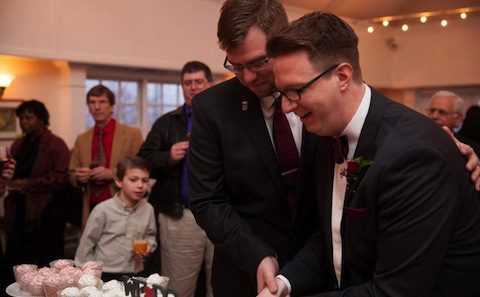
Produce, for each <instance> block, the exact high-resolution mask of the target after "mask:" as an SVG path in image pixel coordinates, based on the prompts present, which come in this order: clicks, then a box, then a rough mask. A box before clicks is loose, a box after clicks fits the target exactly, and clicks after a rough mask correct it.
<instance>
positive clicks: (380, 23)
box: [367, 7, 480, 33]
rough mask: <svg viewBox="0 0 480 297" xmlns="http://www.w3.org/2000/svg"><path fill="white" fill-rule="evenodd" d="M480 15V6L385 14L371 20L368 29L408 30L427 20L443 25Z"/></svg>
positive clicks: (370, 31)
mask: <svg viewBox="0 0 480 297" xmlns="http://www.w3.org/2000/svg"><path fill="white" fill-rule="evenodd" d="M476 14H479V15H480V7H464V8H458V9H451V10H445V11H429V12H420V13H414V14H407V15H397V16H385V17H379V18H375V19H371V20H370V21H369V25H368V27H367V31H368V32H369V33H373V32H375V29H376V28H379V27H400V28H401V29H402V31H405V32H406V31H408V30H409V29H410V27H411V26H413V25H416V24H425V23H427V22H438V24H439V25H440V26H442V27H446V26H448V21H449V20H452V19H455V18H457V19H460V20H463V21H466V20H467V19H468V18H469V17H472V16H473V15H476Z"/></svg>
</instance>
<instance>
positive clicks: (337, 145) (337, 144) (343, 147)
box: [330, 135, 348, 164]
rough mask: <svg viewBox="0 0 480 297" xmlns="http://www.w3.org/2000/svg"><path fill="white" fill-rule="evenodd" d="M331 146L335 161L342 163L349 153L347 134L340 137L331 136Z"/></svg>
mask: <svg viewBox="0 0 480 297" xmlns="http://www.w3.org/2000/svg"><path fill="white" fill-rule="evenodd" d="M330 147H331V150H332V156H333V159H334V160H335V163H337V164H342V163H343V161H344V160H345V159H346V158H347V155H348V138H347V136H346V135H342V136H340V137H338V138H336V137H332V138H330Z"/></svg>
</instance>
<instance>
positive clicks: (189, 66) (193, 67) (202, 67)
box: [180, 61, 213, 82]
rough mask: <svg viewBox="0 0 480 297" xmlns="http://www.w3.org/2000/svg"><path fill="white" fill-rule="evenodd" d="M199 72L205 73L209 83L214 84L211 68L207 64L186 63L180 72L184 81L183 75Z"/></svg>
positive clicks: (197, 62)
mask: <svg viewBox="0 0 480 297" xmlns="http://www.w3.org/2000/svg"><path fill="white" fill-rule="evenodd" d="M198 71H203V73H205V78H206V79H207V80H208V81H209V82H213V75H212V71H211V70H210V67H208V66H207V65H206V64H205V63H202V62H199V61H190V62H187V63H185V65H183V68H182V71H181V72H180V75H181V77H182V80H183V75H184V74H185V73H194V72H198Z"/></svg>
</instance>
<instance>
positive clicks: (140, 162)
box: [116, 156, 150, 180]
mask: <svg viewBox="0 0 480 297" xmlns="http://www.w3.org/2000/svg"><path fill="white" fill-rule="evenodd" d="M128 169H140V170H144V171H147V172H149V173H150V168H149V165H148V163H147V161H146V160H145V159H143V158H141V157H138V156H131V157H126V158H125V159H123V160H122V161H120V162H118V164H117V174H116V176H117V178H118V179H119V180H122V179H123V178H124V177H125V173H126V172H127V170H128Z"/></svg>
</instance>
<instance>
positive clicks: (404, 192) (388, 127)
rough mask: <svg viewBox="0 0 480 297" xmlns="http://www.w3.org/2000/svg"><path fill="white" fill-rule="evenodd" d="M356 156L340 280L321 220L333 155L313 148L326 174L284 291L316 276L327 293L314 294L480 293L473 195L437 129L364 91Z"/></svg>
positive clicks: (478, 211) (303, 286)
mask: <svg viewBox="0 0 480 297" xmlns="http://www.w3.org/2000/svg"><path fill="white" fill-rule="evenodd" d="M318 146H319V148H320V147H322V146H321V145H320V144H319V145H318ZM359 156H363V157H365V158H368V159H370V160H373V164H372V165H371V166H370V167H369V168H368V170H367V171H366V174H365V175H364V176H363V178H362V179H361V181H360V183H359V184H358V187H357V188H356V189H353V190H350V191H347V194H346V197H345V204H344V210H343V219H342V225H341V234H342V246H343V248H342V256H343V260H342V278H341V285H340V288H339V289H338V288H336V285H335V283H336V282H335V274H334V270H333V264H332V237H331V227H330V225H331V223H330V222H331V193H332V181H333V177H332V174H333V168H334V164H333V163H332V161H331V160H330V158H329V157H328V156H327V155H326V154H325V153H323V154H322V152H319V154H318V158H317V162H318V163H317V167H318V168H319V169H318V173H319V174H321V175H322V176H328V178H327V179H323V181H324V182H321V183H319V186H318V192H319V193H318V194H319V199H320V201H321V202H320V213H321V217H322V223H321V224H322V226H321V228H320V230H319V232H317V233H316V234H315V235H314V236H313V237H312V239H311V240H310V241H309V243H308V244H307V246H306V247H305V249H303V250H302V251H301V252H300V253H299V254H298V255H297V257H296V258H295V260H294V261H293V262H291V263H288V264H287V265H286V267H285V268H284V269H283V270H282V271H281V273H282V274H283V275H285V276H286V277H287V278H288V279H289V280H290V281H291V284H292V287H293V292H292V293H293V295H294V296H298V295H303V294H312V293H313V291H316V292H317V293H318V292H322V288H319V286H320V285H324V286H329V287H330V292H325V293H320V294H318V295H315V296H408V297H412V296H422V297H427V296H472V297H473V296H480V285H479V280H480V203H479V200H478V196H477V195H476V193H475V191H474V188H473V185H472V184H471V182H470V180H469V174H468V173H467V172H466V170H465V168H464V166H465V160H464V158H463V157H462V156H461V155H460V153H459V152H458V149H457V148H456V147H455V145H454V144H453V142H452V141H451V140H450V139H449V138H448V136H447V135H446V133H444V132H443V131H442V130H441V129H440V127H439V126H438V125H437V124H436V123H434V122H433V121H431V120H430V119H428V118H426V117H424V116H422V115H420V114H418V113H416V112H414V111H412V110H410V109H408V108H406V107H404V106H402V105H400V104H398V103H395V102H393V101H390V100H388V99H386V98H385V97H383V96H382V95H380V94H379V93H377V92H376V91H375V90H372V101H371V104H370V110H369V112H368V115H367V118H366V121H365V124H364V126H363V128H362V131H361V134H360V139H359V142H358V145H357V149H356V151H355V156H354V157H359ZM319 180H321V179H319ZM307 288H308V289H307Z"/></svg>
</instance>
